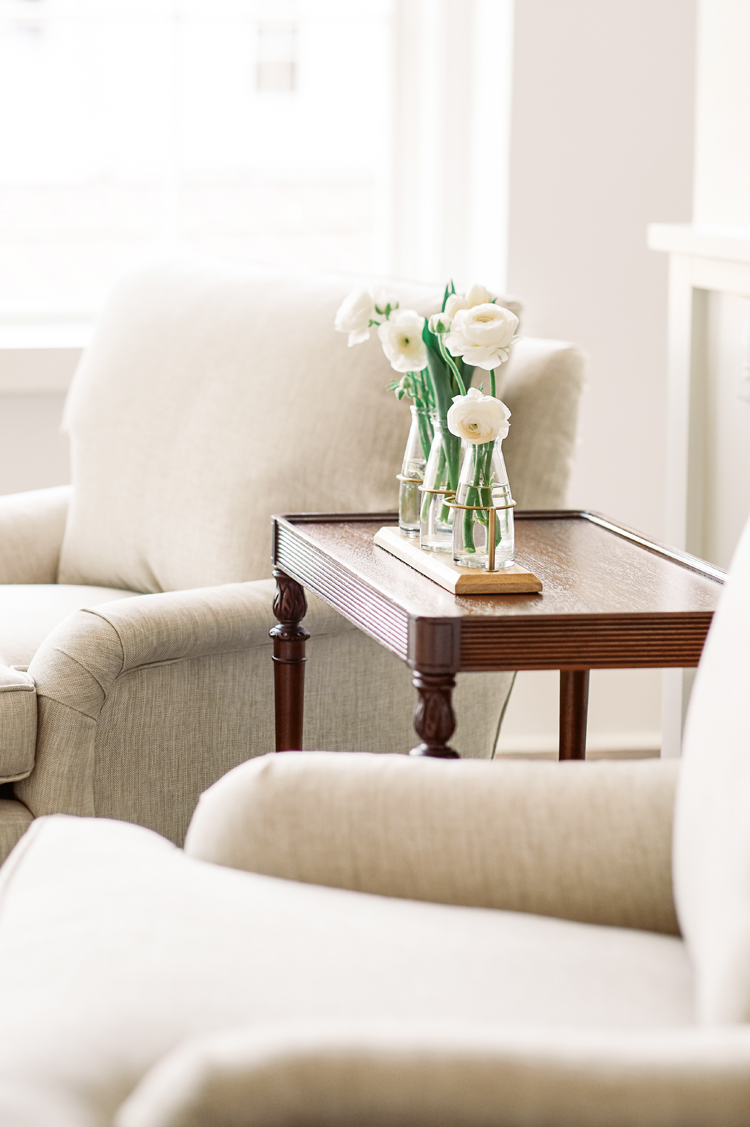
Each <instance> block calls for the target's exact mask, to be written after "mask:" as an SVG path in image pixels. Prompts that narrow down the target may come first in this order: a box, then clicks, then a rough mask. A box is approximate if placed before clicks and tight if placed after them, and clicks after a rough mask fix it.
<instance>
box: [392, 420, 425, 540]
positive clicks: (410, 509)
mask: <svg viewBox="0 0 750 1127" xmlns="http://www.w3.org/2000/svg"><path fill="white" fill-rule="evenodd" d="M431 446H432V422H431V421H430V413H429V411H428V410H427V409H426V408H424V407H417V406H412V408H411V427H410V428H409V437H408V438H407V440H406V449H405V450H404V460H403V463H402V465H401V473H400V474H399V475H398V477H399V481H400V482H401V488H400V489H399V493H398V527H399V528H400V530H401V532H403V534H404V535H405V536H410V537H415V538H416V537H417V536H419V506H420V503H421V501H422V494H421V493H420V492H419V486H420V485H421V484H422V483H423V481H424V474H425V468H426V466H427V459H428V457H429V454H430V447H431Z"/></svg>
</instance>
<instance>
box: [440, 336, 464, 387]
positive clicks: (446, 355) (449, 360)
mask: <svg viewBox="0 0 750 1127" xmlns="http://www.w3.org/2000/svg"><path fill="white" fill-rule="evenodd" d="M437 339H438V346H439V348H440V355H441V356H442V358H443V360H445V363H446V364H447V365H448V370H449V371H450V372H452V373H453V378H454V380H455V381H456V386H457V387H458V389H459V395H466V385H465V384H464V381H463V376H462V375H461V373H460V372H459V370H458V368H457V367H456V362H455V360H454V359H453V357H452V356H451V354H450V352H449V351H448V349H447V348H446V347H445V344H444V343H443V337H442V334H440V333H439V334H438V338H437Z"/></svg>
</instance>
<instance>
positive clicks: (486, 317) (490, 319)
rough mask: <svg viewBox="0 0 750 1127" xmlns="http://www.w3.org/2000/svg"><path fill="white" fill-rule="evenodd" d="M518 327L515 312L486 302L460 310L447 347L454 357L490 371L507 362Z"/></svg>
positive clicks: (446, 343) (446, 339) (448, 338)
mask: <svg viewBox="0 0 750 1127" xmlns="http://www.w3.org/2000/svg"><path fill="white" fill-rule="evenodd" d="M517 328H518V318H517V317H516V315H515V313H511V311H510V310H509V309H505V308H504V307H503V306H502V305H493V304H492V303H491V302H483V303H482V304H481V305H474V306H472V308H471V309H459V310H458V312H457V313H456V315H455V317H454V318H453V320H452V322H451V331H450V332H449V333H448V335H447V336H446V338H445V345H446V348H447V349H448V351H449V352H450V353H451V355H452V356H463V358H464V361H465V363H467V364H471V365H472V366H473V367H476V368H484V369H485V371H487V372H489V371H491V370H492V369H493V368H497V366H498V364H502V363H503V362H504V361H505V360H507V359H508V356H509V355H510V346H511V345H512V344H513V341H514V339H515V333H516V329H517Z"/></svg>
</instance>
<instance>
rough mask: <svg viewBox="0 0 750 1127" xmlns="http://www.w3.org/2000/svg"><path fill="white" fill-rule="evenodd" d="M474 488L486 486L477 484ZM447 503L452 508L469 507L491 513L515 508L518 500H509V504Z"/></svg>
mask: <svg viewBox="0 0 750 1127" xmlns="http://www.w3.org/2000/svg"><path fill="white" fill-rule="evenodd" d="M472 488H476V489H482V488H484V487H483V486H481V485H477V486H473V487H472ZM446 505H448V507H449V508H450V509H469V510H470V511H471V512H477V513H489V512H497V511H498V510H500V509H513V508H515V505H516V502H515V501H509V502H508V504H507V505H459V503H458V501H446Z"/></svg>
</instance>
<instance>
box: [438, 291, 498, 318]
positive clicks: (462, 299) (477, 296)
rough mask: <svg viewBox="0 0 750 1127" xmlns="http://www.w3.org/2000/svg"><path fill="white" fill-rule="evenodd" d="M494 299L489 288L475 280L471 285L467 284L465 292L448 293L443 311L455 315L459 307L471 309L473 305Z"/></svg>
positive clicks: (487, 302)
mask: <svg viewBox="0 0 750 1127" xmlns="http://www.w3.org/2000/svg"><path fill="white" fill-rule="evenodd" d="M494 300H495V299H494V297H493V296H492V294H491V293H490V292H489V290H486V289H485V288H484V286H480V285H479V283H478V282H475V283H474V285H473V286H469V288H468V290H467V291H466V293H465V294H463V293H452V294H451V295H450V297H449V298H448V300H447V301H446V303H445V313H446V316H448V317H455V316H456V314H457V313H458V311H459V309H472V308H473V307H474V306H475V305H487V304H489V303H490V302H492V301H494Z"/></svg>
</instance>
